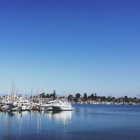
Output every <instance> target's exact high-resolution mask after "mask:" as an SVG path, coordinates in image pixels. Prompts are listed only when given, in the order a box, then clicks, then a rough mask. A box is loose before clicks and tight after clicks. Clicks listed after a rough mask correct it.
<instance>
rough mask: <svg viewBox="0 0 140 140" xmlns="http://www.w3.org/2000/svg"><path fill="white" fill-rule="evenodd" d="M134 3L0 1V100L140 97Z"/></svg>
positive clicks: (139, 26)
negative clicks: (42, 94) (13, 97)
mask: <svg viewBox="0 0 140 140" xmlns="http://www.w3.org/2000/svg"><path fill="white" fill-rule="evenodd" d="M139 7H140V1H139V0H133V1H132V0H21V1H19V0H0V94H1V95H3V94H4V93H5V94H10V92H11V89H12V80H13V78H14V81H15V89H16V91H17V90H18V93H24V94H28V95H30V94H31V89H33V94H36V93H37V90H38V89H39V87H40V86H41V87H42V90H43V92H45V93H52V92H53V90H56V94H57V95H65V94H72V95H75V94H76V93H80V94H81V95H82V96H83V95H84V93H85V92H86V93H87V94H88V95H91V94H92V93H97V95H100V96H110V95H111V96H115V97H120V96H125V95H127V96H129V97H136V96H137V94H140V85H139V84H140V39H139V37H140V8H139Z"/></svg>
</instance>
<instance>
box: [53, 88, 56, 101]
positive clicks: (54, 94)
mask: <svg viewBox="0 0 140 140" xmlns="http://www.w3.org/2000/svg"><path fill="white" fill-rule="evenodd" d="M55 99H56V93H55V90H54V92H53V100H55Z"/></svg>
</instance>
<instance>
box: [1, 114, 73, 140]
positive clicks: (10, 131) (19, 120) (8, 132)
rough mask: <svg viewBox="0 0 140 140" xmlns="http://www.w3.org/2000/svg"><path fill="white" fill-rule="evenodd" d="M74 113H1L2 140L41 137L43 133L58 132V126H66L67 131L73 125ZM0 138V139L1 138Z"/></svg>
mask: <svg viewBox="0 0 140 140" xmlns="http://www.w3.org/2000/svg"><path fill="white" fill-rule="evenodd" d="M72 114H73V111H59V112H58V111H57V112H54V111H40V112H39V111H24V112H23V111H22V112H0V118H1V119H3V121H2V122H1V125H2V126H3V129H1V132H0V134H2V136H1V137H2V138H5V139H8V138H9V139H14V138H12V137H13V136H14V137H15V138H16V137H17V138H18V137H22V136H25V134H26V135H27V136H29V135H30V134H34V135H40V134H42V133H43V132H45V133H51V132H52V131H57V130H56V128H57V127H56V126H58V127H59V126H62V125H64V128H63V127H61V129H64V131H65V130H66V128H68V126H69V124H70V123H71V118H72ZM1 137H0V138H1Z"/></svg>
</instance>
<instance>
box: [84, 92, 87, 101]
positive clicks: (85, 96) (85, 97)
mask: <svg viewBox="0 0 140 140" xmlns="http://www.w3.org/2000/svg"><path fill="white" fill-rule="evenodd" d="M84 100H85V101H87V94H86V93H85V94H84Z"/></svg>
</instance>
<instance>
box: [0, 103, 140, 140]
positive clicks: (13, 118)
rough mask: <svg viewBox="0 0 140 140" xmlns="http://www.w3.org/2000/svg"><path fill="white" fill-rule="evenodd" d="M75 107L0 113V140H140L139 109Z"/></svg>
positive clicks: (108, 106)
mask: <svg viewBox="0 0 140 140" xmlns="http://www.w3.org/2000/svg"><path fill="white" fill-rule="evenodd" d="M73 107H74V111H62V112H52V111H46V112H38V111H30V112H28V111H25V112H13V113H7V112H0V140H21V139H26V140H28V139H30V140H37V139H39V140H85V139H86V140H92V139H93V140H140V106H137V105H136V106H125V105H124V106H123V105H122V106H121V105H118V106H117V105H78V104H74V105H73Z"/></svg>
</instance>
